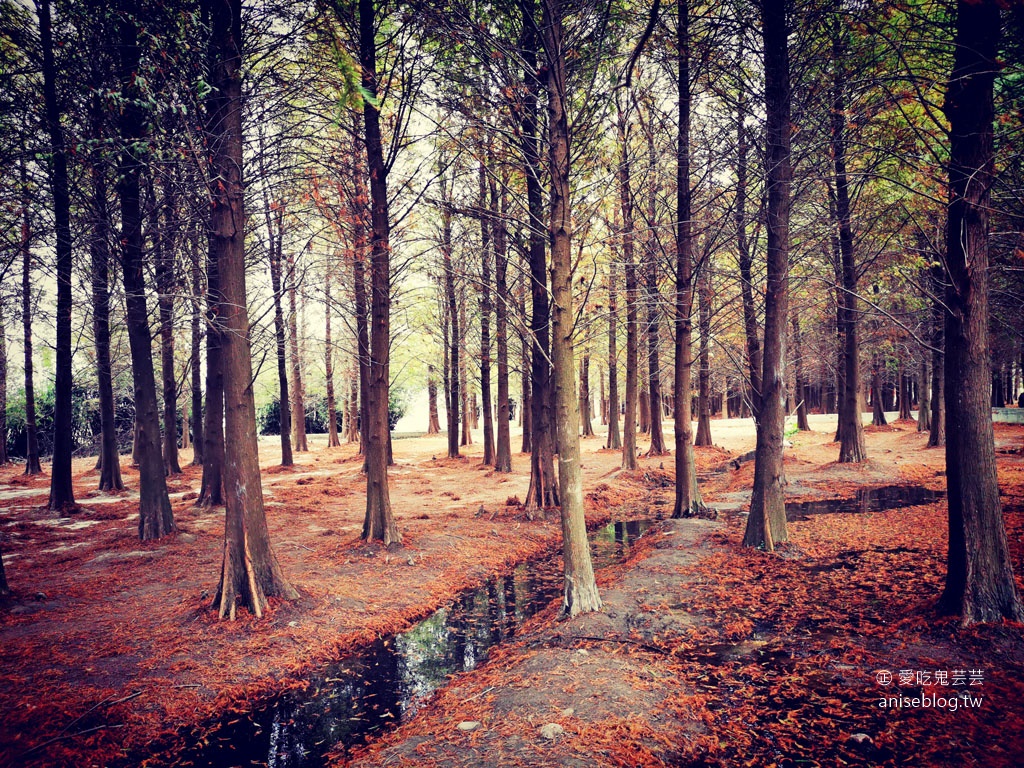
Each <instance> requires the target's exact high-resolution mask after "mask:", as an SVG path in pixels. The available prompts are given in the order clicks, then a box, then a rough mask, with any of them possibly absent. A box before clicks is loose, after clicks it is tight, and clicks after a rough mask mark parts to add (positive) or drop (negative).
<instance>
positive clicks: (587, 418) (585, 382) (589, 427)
mask: <svg viewBox="0 0 1024 768" xmlns="http://www.w3.org/2000/svg"><path fill="white" fill-rule="evenodd" d="M579 410H580V419H581V420H582V422H583V436H584V437H593V436H594V425H593V423H592V422H591V414H590V353H589V352H586V351H584V353H583V364H582V365H581V366H580V404H579Z"/></svg>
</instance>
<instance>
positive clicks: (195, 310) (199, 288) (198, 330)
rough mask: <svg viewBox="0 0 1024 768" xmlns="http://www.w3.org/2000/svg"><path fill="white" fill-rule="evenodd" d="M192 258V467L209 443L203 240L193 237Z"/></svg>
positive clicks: (190, 250) (200, 458) (197, 462)
mask: <svg viewBox="0 0 1024 768" xmlns="http://www.w3.org/2000/svg"><path fill="white" fill-rule="evenodd" d="M189 253H190V257H191V259H190V260H191V265H190V272H191V276H192V318H191V331H192V354H191V356H190V359H189V365H190V370H191V375H192V387H191V389H192V466H195V467H198V466H202V464H203V452H204V451H205V449H206V441H205V439H204V435H203V374H202V360H201V357H202V343H203V303H202V295H203V285H202V265H201V263H200V257H199V238H198V236H197V235H196V234H193V236H192V237H190V238H189Z"/></svg>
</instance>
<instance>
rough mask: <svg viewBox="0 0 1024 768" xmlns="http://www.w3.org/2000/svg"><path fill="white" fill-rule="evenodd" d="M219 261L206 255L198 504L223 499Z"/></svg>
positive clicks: (208, 503)
mask: <svg viewBox="0 0 1024 768" xmlns="http://www.w3.org/2000/svg"><path fill="white" fill-rule="evenodd" d="M220 305H221V293H220V277H219V265H218V264H217V260H216V259H214V258H211V257H210V256H209V255H208V256H207V258H206V410H205V411H204V413H203V482H202V485H201V486H200V488H199V497H198V498H197V499H196V505H197V506H206V507H211V506H218V505H220V504H223V503H224V482H223V472H224V371H223V366H222V362H221V357H222V356H221V349H222V340H223V332H222V330H221V323H220V320H219V317H220Z"/></svg>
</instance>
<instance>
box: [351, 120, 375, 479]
mask: <svg viewBox="0 0 1024 768" xmlns="http://www.w3.org/2000/svg"><path fill="white" fill-rule="evenodd" d="M362 125H363V121H362V118H361V116H360V114H359V112H355V113H354V115H353V117H352V133H353V136H355V137H356V138H355V140H354V141H353V145H354V147H353V154H354V158H353V163H352V165H353V169H352V180H353V186H354V188H355V191H356V194H355V197H354V198H352V199H350V200H349V216H350V218H351V220H352V285H353V298H354V301H355V310H356V317H355V322H356V347H357V349H358V352H359V355H358V359H359V438H360V440H359V453H361V454H363V456H365V455H366V447H367V444H368V442H369V430H370V413H369V411H368V410H367V409H368V408H369V403H370V310H369V307H368V305H367V300H366V252H367V242H366V206H367V202H368V201H369V197H368V195H367V192H366V182H365V179H366V171H365V166H364V165H363V158H364V153H365V152H366V150H365V147H364V145H363V142H362V141H360V138H359V137H360V136H361V134H362V132H363V127H362ZM363 471H364V472H365V471H366V463H365V461H364V463H363Z"/></svg>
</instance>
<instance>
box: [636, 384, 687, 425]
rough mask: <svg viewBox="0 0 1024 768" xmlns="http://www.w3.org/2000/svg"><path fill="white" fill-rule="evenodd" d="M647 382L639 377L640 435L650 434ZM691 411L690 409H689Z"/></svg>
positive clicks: (649, 404) (649, 397) (649, 406)
mask: <svg viewBox="0 0 1024 768" xmlns="http://www.w3.org/2000/svg"><path fill="white" fill-rule="evenodd" d="M646 384H647V382H646V381H644V380H643V377H641V380H640V397H639V405H640V408H639V410H640V427H639V431H640V434H641V435H647V434H650V431H651V396H650V393H649V392H648V391H647V386H646ZM691 411H692V408H691Z"/></svg>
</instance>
